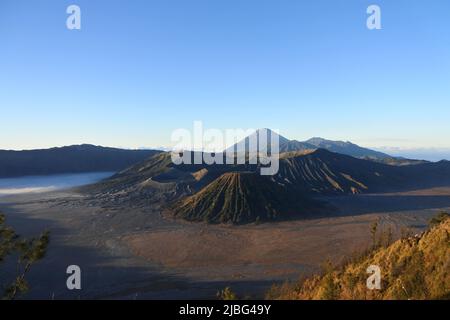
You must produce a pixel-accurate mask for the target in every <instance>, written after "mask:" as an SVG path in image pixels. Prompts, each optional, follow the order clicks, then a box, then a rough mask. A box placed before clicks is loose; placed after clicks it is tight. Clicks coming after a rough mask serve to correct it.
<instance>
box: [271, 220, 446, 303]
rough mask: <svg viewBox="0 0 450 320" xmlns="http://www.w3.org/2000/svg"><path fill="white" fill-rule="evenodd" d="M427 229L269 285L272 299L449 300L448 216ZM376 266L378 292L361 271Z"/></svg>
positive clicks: (367, 275) (364, 272) (366, 275)
mask: <svg viewBox="0 0 450 320" xmlns="http://www.w3.org/2000/svg"><path fill="white" fill-rule="evenodd" d="M442 220H443V221H441V222H440V223H439V224H438V225H435V226H433V227H432V228H431V229H430V230H428V231H427V232H425V233H423V234H421V235H416V236H413V237H412V236H411V237H405V238H402V239H400V240H398V241H396V242H394V243H392V244H391V245H388V246H387V247H379V248H377V249H375V250H373V251H371V252H369V253H367V254H365V255H363V256H361V257H360V258H358V259H355V260H354V261H353V262H350V263H347V264H345V265H343V266H341V267H339V268H336V269H330V270H327V271H326V272H325V273H324V274H323V275H317V276H314V277H311V278H309V279H306V280H304V281H303V282H301V283H299V284H296V285H295V287H294V286H290V285H285V286H284V287H278V288H273V289H272V290H271V292H270V293H269V296H268V297H269V298H275V299H300V300H304V299H450V218H448V215H446V217H445V218H442ZM371 265H376V266H379V267H380V270H381V290H369V289H367V285H366V280H367V278H368V277H369V274H367V272H366V270H367V268H368V267H369V266H371Z"/></svg>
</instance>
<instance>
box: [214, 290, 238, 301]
mask: <svg viewBox="0 0 450 320" xmlns="http://www.w3.org/2000/svg"><path fill="white" fill-rule="evenodd" d="M217 298H219V299H220V300H238V297H237V295H236V294H235V293H234V292H233V291H231V288H230V287H226V288H225V289H223V290H221V291H219V292H217Z"/></svg>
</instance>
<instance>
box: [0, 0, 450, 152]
mask: <svg viewBox="0 0 450 320" xmlns="http://www.w3.org/2000/svg"><path fill="white" fill-rule="evenodd" d="M70 4H77V5H79V6H80V8H81V12H82V17H81V30H68V29H67V28H66V18H67V16H68V15H67V14H66V8H67V6H68V5H70ZM370 4H377V5H379V6H380V7H381V13H382V16H381V18H382V30H368V29H367V27H366V19H367V17H368V15H367V14H366V9H367V7H368V6H369V5H370ZM0 114H1V122H0V123H1V125H0V137H1V139H0V148H1V149H24V148H25V149H29V148H39V147H51V146H61V145H69V144H79V143H92V144H97V145H105V146H120V147H130V148H138V147H149V146H161V145H168V144H169V143H170V136H171V133H172V131H173V130H175V129H177V128H188V129H189V128H192V125H193V121H194V120H201V121H203V123H204V126H205V127H207V128H219V129H226V128H260V127H269V128H274V129H279V130H280V133H281V134H282V135H284V136H286V137H288V138H291V139H297V140H304V139H307V138H310V137H312V136H321V137H324V138H328V139H336V140H350V141H353V142H355V143H358V144H361V145H363V146H368V147H384V146H385V147H398V148H450V125H449V119H450V1H448V0H414V1H410V0H395V1H393V0H389V1H387V0H386V1H381V0H372V1H366V0H328V1H325V0H314V1H313V0H309V1H301V0H277V1H275V0H270V1H269V0H145V1H144V0H143V1H138V0H133V1H112V0H108V1H106V0H105V1H103V0H95V1H94V0H72V1H64V0H41V1H34V0H29V1H22V0H1V1H0Z"/></svg>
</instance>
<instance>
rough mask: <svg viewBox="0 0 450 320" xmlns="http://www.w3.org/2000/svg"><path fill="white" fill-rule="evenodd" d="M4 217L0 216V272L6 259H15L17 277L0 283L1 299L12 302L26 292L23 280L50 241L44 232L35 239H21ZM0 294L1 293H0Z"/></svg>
mask: <svg viewBox="0 0 450 320" xmlns="http://www.w3.org/2000/svg"><path fill="white" fill-rule="evenodd" d="M5 220H6V219H5V216H4V215H2V214H0V270H1V267H2V265H3V266H4V264H5V262H6V260H7V259H8V258H13V259H17V275H16V276H15V277H14V279H13V280H10V281H9V280H6V279H5V280H4V279H3V278H2V279H0V280H3V281H5V282H7V283H0V288H1V289H2V290H3V294H2V296H0V297H1V298H2V299H6V300H13V299H15V298H17V296H18V295H20V294H24V293H25V292H27V291H28V289H29V288H28V283H27V281H26V279H25V276H26V274H27V273H28V272H29V271H30V268H31V267H32V265H33V264H35V263H36V262H37V261H39V260H40V259H42V258H43V257H44V256H45V253H46V251H47V247H48V243H49V240H50V237H49V232H44V233H43V234H42V235H41V236H40V237H39V238H36V239H30V240H29V239H23V238H21V237H20V236H19V235H17V234H16V232H15V231H14V230H13V229H12V228H11V227H8V226H6V224H5ZM0 294H1V293H0Z"/></svg>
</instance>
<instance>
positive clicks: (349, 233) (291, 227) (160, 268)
mask: <svg viewBox="0 0 450 320" xmlns="http://www.w3.org/2000/svg"><path fill="white" fill-rule="evenodd" d="M323 199H324V200H327V201H329V202H330V203H331V204H332V205H333V206H334V207H335V208H336V210H335V211H333V212H332V213H330V215H328V216H322V217H309V218H307V219H304V220H297V221H286V222H280V223H273V224H261V225H247V226H229V225H206V224H195V223H187V222H184V221H174V220H168V219H166V218H163V217H162V216H161V214H160V210H159V208H158V207H154V208H134V207H129V208H123V207H121V208H117V207H114V206H105V205H104V204H101V203H99V202H97V201H96V199H93V198H89V197H86V196H82V195H80V194H77V193H75V192H72V191H64V192H62V191H60V192H52V193H46V194H27V195H16V196H7V197H1V198H0V211H2V212H3V213H5V214H6V215H7V219H8V220H7V221H8V224H10V225H12V226H14V227H15V228H16V229H17V230H18V232H20V233H21V234H23V235H26V236H33V235H34V236H35V235H38V234H39V233H40V232H41V231H42V230H44V229H48V230H50V231H51V244H50V247H49V251H48V254H47V256H46V258H45V259H44V260H43V261H41V262H40V263H39V264H38V265H36V266H35V267H34V269H33V270H32V271H31V273H30V274H29V281H30V286H31V288H32V289H31V290H30V292H29V294H28V295H27V296H26V297H27V298H32V299H34V298H39V299H52V298H54V299H73V298H93V299H95V298H97V299H102V298H117V299H157V298H158V299H182V298H191V299H197V298H211V299H213V298H215V294H216V292H217V291H218V290H220V289H222V288H224V287H225V286H231V287H232V289H233V290H234V291H236V292H238V294H240V295H241V296H243V297H245V296H248V297H253V298H262V297H263V296H264V292H265V291H266V290H267V289H268V288H269V287H270V286H271V284H273V283H277V282H281V281H285V280H296V279H297V278H298V277H300V276H302V275H305V274H310V273H311V272H315V271H318V270H319V268H320V265H321V264H322V263H323V262H324V261H325V260H326V259H330V260H332V261H334V262H339V261H340V260H342V259H343V258H344V257H346V256H349V255H351V254H353V253H355V252H358V251H361V250H363V249H364V248H366V247H367V246H368V245H369V243H370V233H369V227H370V225H371V224H372V223H373V222H374V221H379V222H380V225H381V226H382V227H383V228H387V227H388V226H390V227H391V228H392V229H393V230H394V232H396V234H399V233H400V231H401V230H402V229H405V228H408V229H411V230H412V231H413V232H419V231H420V230H423V229H424V228H426V226H427V221H428V220H429V218H430V217H431V216H433V215H434V214H436V213H437V212H438V211H440V210H447V211H450V187H449V188H435V189H427V190H417V191H412V192H403V193H391V194H372V195H354V196H339V197H328V198H323ZM71 264H76V265H79V266H80V267H81V269H82V290H80V291H69V290H67V288H66V277H67V275H66V273H65V271H66V268H67V266H69V265H71ZM8 272H9V273H10V274H12V272H13V269H12V268H11V270H9V271H7V272H6V273H7V274H8ZM7 274H6V275H3V277H6V276H7ZM1 277H2V275H0V278H1Z"/></svg>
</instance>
